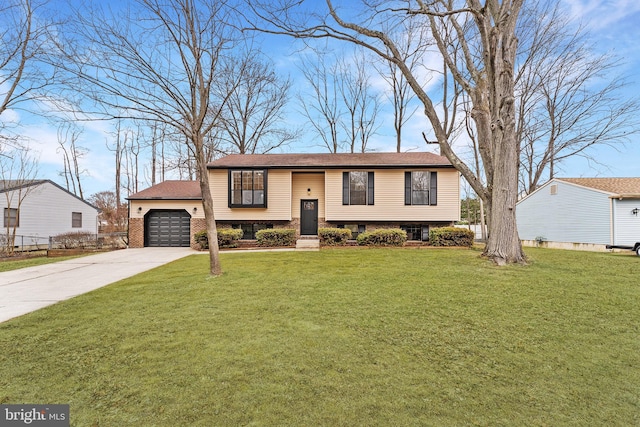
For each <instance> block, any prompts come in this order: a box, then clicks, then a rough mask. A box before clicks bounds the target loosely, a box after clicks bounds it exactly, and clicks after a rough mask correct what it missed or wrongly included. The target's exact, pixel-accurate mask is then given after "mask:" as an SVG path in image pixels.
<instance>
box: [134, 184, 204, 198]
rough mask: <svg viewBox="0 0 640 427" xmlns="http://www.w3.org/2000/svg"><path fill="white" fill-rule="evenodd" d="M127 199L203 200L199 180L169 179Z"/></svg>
mask: <svg viewBox="0 0 640 427" xmlns="http://www.w3.org/2000/svg"><path fill="white" fill-rule="evenodd" d="M127 200H202V192H201V191H200V183H199V182H198V181H177V180H168V181H163V182H161V183H160V184H156V185H154V186H152V187H149V188H147V189H145V190H142V191H139V192H137V193H135V194H132V195H130V196H129V197H127Z"/></svg>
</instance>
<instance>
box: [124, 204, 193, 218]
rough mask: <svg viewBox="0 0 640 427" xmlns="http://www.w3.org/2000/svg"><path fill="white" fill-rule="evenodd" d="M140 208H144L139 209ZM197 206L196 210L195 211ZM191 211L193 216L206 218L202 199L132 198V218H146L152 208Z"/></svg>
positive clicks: (130, 214)
mask: <svg viewBox="0 0 640 427" xmlns="http://www.w3.org/2000/svg"><path fill="white" fill-rule="evenodd" d="M138 208H142V210H140V211H138ZM193 208H196V211H195V212H194V211H193ZM182 209H184V210H185V211H187V212H189V215H191V217H192V218H204V209H203V208H202V202H201V201H200V200H132V201H131V209H130V212H129V217H130V218H144V216H145V215H146V214H147V212H149V211H150V210H182Z"/></svg>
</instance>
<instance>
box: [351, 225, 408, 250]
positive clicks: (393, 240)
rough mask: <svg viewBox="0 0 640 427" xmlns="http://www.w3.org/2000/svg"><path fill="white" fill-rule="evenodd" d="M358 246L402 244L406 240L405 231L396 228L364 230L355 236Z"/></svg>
mask: <svg viewBox="0 0 640 427" xmlns="http://www.w3.org/2000/svg"><path fill="white" fill-rule="evenodd" d="M356 241H357V242H358V245H360V246H403V245H404V244H405V242H406V241H407V232H406V231H404V230H400V229H398V228H388V229H379V230H375V231H365V232H364V233H360V234H358V237H357V238H356Z"/></svg>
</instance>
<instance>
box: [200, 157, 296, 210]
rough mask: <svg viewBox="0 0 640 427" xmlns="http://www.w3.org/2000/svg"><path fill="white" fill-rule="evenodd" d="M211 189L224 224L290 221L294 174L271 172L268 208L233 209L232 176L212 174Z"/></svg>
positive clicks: (268, 182) (222, 172)
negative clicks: (231, 195) (231, 203)
mask: <svg viewBox="0 0 640 427" xmlns="http://www.w3.org/2000/svg"><path fill="white" fill-rule="evenodd" d="M209 187H210V188H211V194H212V195H213V210H214V212H215V216H216V220H220V221H290V220H291V171H288V170H269V171H268V172H267V208H266V209H265V208H233V209H231V208H229V196H228V194H229V172H228V171H227V170H225V169H214V170H210V171H209Z"/></svg>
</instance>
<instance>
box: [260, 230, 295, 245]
mask: <svg viewBox="0 0 640 427" xmlns="http://www.w3.org/2000/svg"><path fill="white" fill-rule="evenodd" d="M256 241H257V244H258V246H269V247H278V246H294V245H295V244H296V230H294V229H293V228H267V229H264V230H259V231H258V232H257V233H256Z"/></svg>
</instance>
